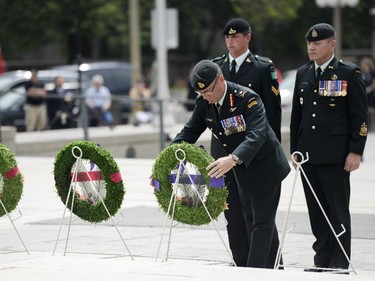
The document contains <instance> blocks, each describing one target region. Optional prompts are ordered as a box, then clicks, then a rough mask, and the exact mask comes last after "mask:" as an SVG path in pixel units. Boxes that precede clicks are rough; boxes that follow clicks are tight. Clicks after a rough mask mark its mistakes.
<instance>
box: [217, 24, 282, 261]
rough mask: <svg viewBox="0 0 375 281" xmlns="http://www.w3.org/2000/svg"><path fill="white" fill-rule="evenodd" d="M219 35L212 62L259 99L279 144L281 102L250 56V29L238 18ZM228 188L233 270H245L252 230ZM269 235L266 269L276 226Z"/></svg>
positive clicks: (270, 70)
mask: <svg viewBox="0 0 375 281" xmlns="http://www.w3.org/2000/svg"><path fill="white" fill-rule="evenodd" d="M223 35H224V37H225V43H226V46H227V49H228V52H229V53H228V54H226V55H224V56H222V57H220V58H216V59H214V60H213V62H215V63H217V64H218V65H219V66H220V68H221V70H222V72H223V76H224V78H225V79H226V80H227V81H231V82H234V83H236V84H240V85H242V86H245V87H247V88H250V89H252V90H253V91H254V92H256V93H257V94H258V95H259V96H260V98H261V99H262V102H263V104H264V108H265V110H266V116H267V120H268V123H269V125H270V126H271V128H272V130H273V131H274V132H275V134H276V137H277V138H278V140H279V141H281V100H280V94H279V83H278V81H277V75H276V72H275V67H274V65H273V63H272V61H271V60H270V59H269V58H266V57H261V56H258V55H254V54H253V53H252V52H250V50H249V44H250V41H251V27H250V25H249V23H248V22H247V21H246V20H244V19H241V18H235V19H232V20H230V21H229V22H228V23H227V24H226V25H225V27H224V30H223ZM270 172H272V171H270ZM231 187H232V189H231ZM229 188H230V189H229V195H228V207H229V209H228V210H226V211H225V216H226V218H227V220H228V225H227V230H228V238H229V245H230V248H231V251H232V254H233V259H234V261H235V263H236V264H237V266H246V265H247V263H248V253H249V247H250V245H251V235H247V233H248V231H250V233H251V232H252V230H248V229H247V227H246V223H245V218H244V216H243V213H242V210H241V203H240V199H239V195H238V190H237V189H235V188H234V186H229ZM279 190H280V189H279ZM273 232H274V234H273V235H274V236H273V237H274V240H273V241H272V245H271V250H270V255H269V261H268V263H267V265H266V267H267V268H273V267H274V263H275V257H276V254H277V250H278V246H279V238H278V233H277V228H276V226H275V229H274V231H273Z"/></svg>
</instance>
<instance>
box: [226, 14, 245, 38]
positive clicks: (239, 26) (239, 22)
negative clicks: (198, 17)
mask: <svg viewBox="0 0 375 281" xmlns="http://www.w3.org/2000/svg"><path fill="white" fill-rule="evenodd" d="M245 32H251V28H250V24H249V23H248V22H247V21H246V20H244V19H241V18H236V19H232V20H230V21H228V22H227V24H226V25H225V27H224V30H223V35H234V34H237V33H245Z"/></svg>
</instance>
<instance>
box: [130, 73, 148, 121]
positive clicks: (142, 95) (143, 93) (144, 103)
mask: <svg viewBox="0 0 375 281" xmlns="http://www.w3.org/2000/svg"><path fill="white" fill-rule="evenodd" d="M129 97H130V98H131V99H132V113H131V118H130V123H132V124H133V125H134V126H138V125H139V124H145V123H150V122H151V121H152V117H153V113H152V109H151V103H150V98H151V95H150V90H149V89H148V88H147V87H146V85H145V83H144V82H143V81H142V80H139V81H137V82H136V84H135V85H134V87H132V88H131V89H130V91H129Z"/></svg>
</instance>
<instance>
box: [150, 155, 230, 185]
mask: <svg viewBox="0 0 375 281" xmlns="http://www.w3.org/2000/svg"><path fill="white" fill-rule="evenodd" d="M185 164H186V161H184V165H185ZM184 165H183V166H182V168H181V173H180V178H179V183H180V184H197V185H203V184H206V180H205V178H204V176H202V175H193V174H189V175H187V174H183V173H184V171H185V166H184ZM178 167H179V164H177V166H176V169H178ZM176 179H177V174H171V175H170V176H169V181H170V182H171V183H175V182H176ZM152 184H153V186H154V189H155V190H156V191H160V182H159V181H158V180H156V179H153V181H152ZM210 186H211V187H213V188H224V187H225V181H224V177H220V178H210Z"/></svg>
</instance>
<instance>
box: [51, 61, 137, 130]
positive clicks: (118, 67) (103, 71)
mask: <svg viewBox="0 0 375 281" xmlns="http://www.w3.org/2000/svg"><path fill="white" fill-rule="evenodd" d="M52 69H55V70H57V69H58V70H68V71H76V72H77V73H78V71H81V74H82V76H83V77H85V79H91V78H92V77H93V76H94V75H96V74H99V75H101V76H102V77H103V79H104V86H106V87H107V88H108V89H109V90H110V92H111V94H112V95H113V97H112V99H113V101H114V102H113V103H112V107H111V110H112V112H113V116H114V118H115V122H116V123H123V124H126V123H127V122H128V119H129V116H130V113H131V109H132V102H131V99H130V98H129V91H130V88H131V75H132V67H131V64H129V63H126V62H118V61H102V62H89V63H82V64H80V65H77V64H70V65H59V66H54V67H52ZM117 101H118V102H117Z"/></svg>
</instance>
